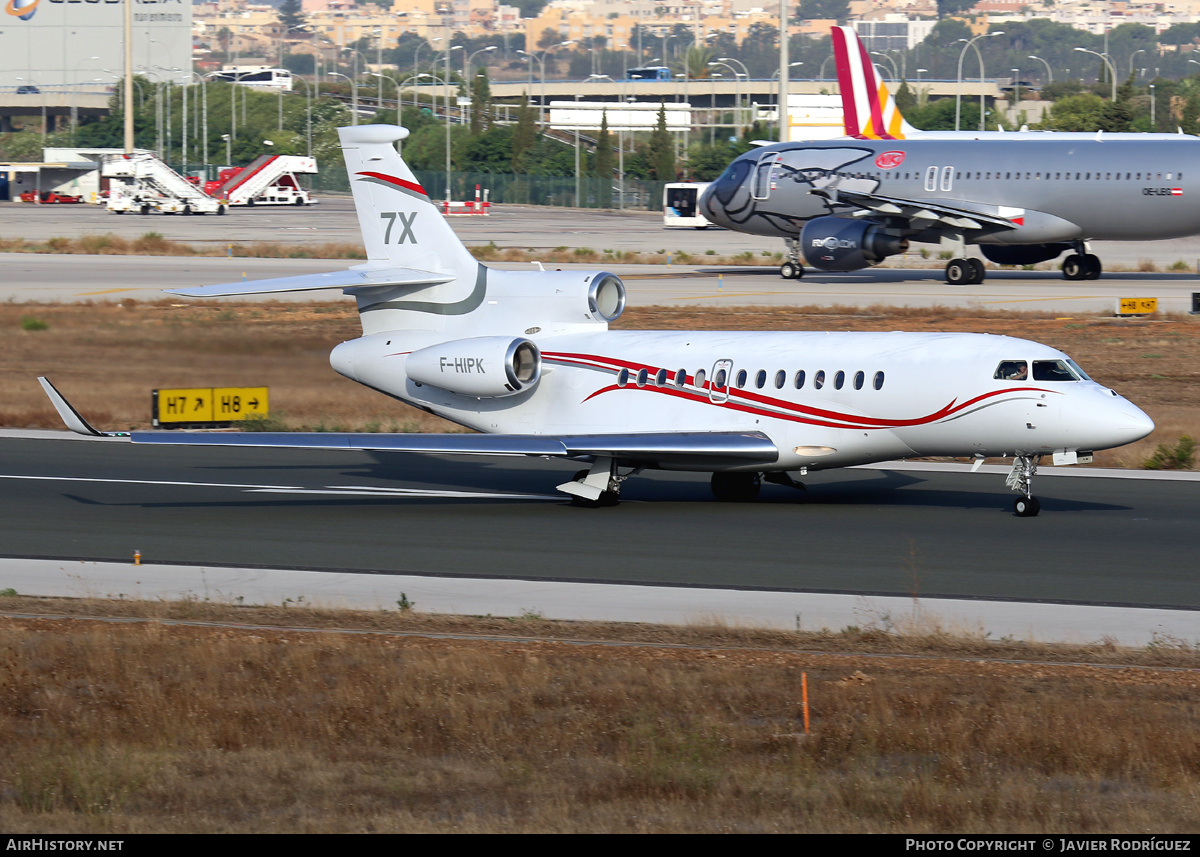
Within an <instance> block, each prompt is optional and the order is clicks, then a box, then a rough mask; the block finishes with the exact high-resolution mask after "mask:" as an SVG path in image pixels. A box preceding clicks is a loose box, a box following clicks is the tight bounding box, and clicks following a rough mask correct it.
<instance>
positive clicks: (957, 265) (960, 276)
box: [946, 259, 987, 286]
mask: <svg viewBox="0 0 1200 857" xmlns="http://www.w3.org/2000/svg"><path fill="white" fill-rule="evenodd" d="M985 276H987V268H985V267H984V266H983V262H981V261H980V260H978V259H951V260H950V261H949V262H948V263H947V264H946V282H947V283H949V284H950V285H952V286H973V285H976V284H977V283H982V282H983V278H984V277H985Z"/></svg>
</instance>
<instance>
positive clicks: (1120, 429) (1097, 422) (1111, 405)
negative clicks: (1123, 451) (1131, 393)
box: [1087, 391, 1154, 449]
mask: <svg viewBox="0 0 1200 857" xmlns="http://www.w3.org/2000/svg"><path fill="white" fill-rule="evenodd" d="M1089 410H1091V413H1090V414H1089V419H1088V420H1087V425H1088V434H1089V435H1091V436H1092V438H1091V439H1092V440H1093V441H1094V442H1093V443H1091V444H1089V445H1090V446H1092V447H1093V448H1095V449H1112V448H1114V447H1118V446H1124V445H1125V444H1127V443H1133V442H1134V441H1136V440H1141V439H1142V438H1144V437H1145V436H1146V435H1148V434H1150V432H1152V431H1154V420H1152V419H1150V417H1149V416H1147V415H1146V413H1145V411H1143V410H1142V409H1141V408H1139V407H1138V406H1137V405H1135V404H1134V403H1133V402H1131V401H1129V400H1128V399H1125V398H1123V397H1121V396H1118V395H1117V394H1116V393H1113V392H1112V391H1108V401H1106V402H1104V406H1103V407H1099V408H1092V409H1089Z"/></svg>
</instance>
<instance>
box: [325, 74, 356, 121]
mask: <svg viewBox="0 0 1200 857" xmlns="http://www.w3.org/2000/svg"><path fill="white" fill-rule="evenodd" d="M325 76H326V77H344V78H346V80H348V81H350V104H351V105H352V106H351V108H350V109H351V110H352V111H353V112H354V116H353V118H352V119H351V120H350V124H351V125H357V124H358V81H357V80H355V79H354V78H352V77H350V75H348V74H342V73H341V72H340V71H327V72H325Z"/></svg>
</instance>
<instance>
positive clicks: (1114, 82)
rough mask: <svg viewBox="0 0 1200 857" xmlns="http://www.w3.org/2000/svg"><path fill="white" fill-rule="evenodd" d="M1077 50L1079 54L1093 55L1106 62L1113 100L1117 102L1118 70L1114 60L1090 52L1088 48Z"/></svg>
mask: <svg viewBox="0 0 1200 857" xmlns="http://www.w3.org/2000/svg"><path fill="white" fill-rule="evenodd" d="M1075 50H1076V51H1077V52H1078V53H1081V54H1091V55H1092V56H1095V57H1100V59H1102V60H1104V64H1105V65H1106V66H1108V74H1109V77H1110V78H1111V80H1112V99H1111V100H1112V101H1114V102H1115V101H1116V100H1117V69H1116V66H1114V65H1113V64H1112V60H1110V59H1109V58H1108V54H1102V53H1098V52H1097V51H1089V50H1088V49H1087V48H1076V49H1075Z"/></svg>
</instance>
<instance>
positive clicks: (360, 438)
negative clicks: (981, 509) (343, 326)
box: [129, 431, 779, 466]
mask: <svg viewBox="0 0 1200 857" xmlns="http://www.w3.org/2000/svg"><path fill="white" fill-rule="evenodd" d="M129 438H130V440H132V441H133V442H134V443H153V444H168V445H188V446H195V445H200V446H254V447H272V446H274V447H288V448H292V449H362V450H377V451H387V452H424V453H442V454H447V455H514V456H516V455H527V456H539V457H545V458H590V457H595V456H605V457H611V458H615V459H618V460H621V461H633V462H641V463H654V464H669V463H671V462H688V463H690V464H697V463H703V464H708V463H711V464H713V465H718V466H719V465H730V464H751V463H754V462H761V463H764V464H766V463H771V462H774V461H775V460H777V459H778V457H779V450H778V449H777V448H776V447H775V444H774V443H772V442H771V440H770V438H768V437H767V436H766V435H765V434H763V433H762V432H647V433H637V432H632V433H628V434H594V435H533V434H380V433H370V434H367V433H335V432H237V431H233V432H227V431H212V432H206V431H135V432H130V433H129Z"/></svg>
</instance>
